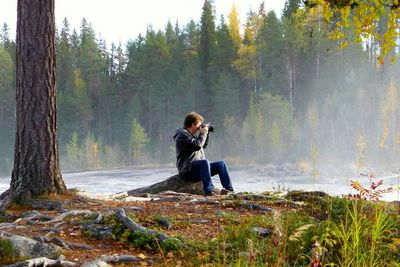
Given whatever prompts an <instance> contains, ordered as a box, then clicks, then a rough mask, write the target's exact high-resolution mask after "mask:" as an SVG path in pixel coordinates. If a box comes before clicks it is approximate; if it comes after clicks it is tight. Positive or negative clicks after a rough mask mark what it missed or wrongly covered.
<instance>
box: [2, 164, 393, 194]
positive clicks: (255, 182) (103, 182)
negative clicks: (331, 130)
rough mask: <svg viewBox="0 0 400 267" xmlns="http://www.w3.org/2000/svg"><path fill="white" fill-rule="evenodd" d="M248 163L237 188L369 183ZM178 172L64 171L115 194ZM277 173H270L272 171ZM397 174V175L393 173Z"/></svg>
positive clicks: (82, 184)
mask: <svg viewBox="0 0 400 267" xmlns="http://www.w3.org/2000/svg"><path fill="white" fill-rule="evenodd" d="M272 168H274V167H271V166H270V167H269V168H266V167H260V166H258V167H246V168H231V170H230V173H231V177H232V182H233V184H234V187H235V190H236V191H237V192H255V193H260V192H264V191H277V190H285V191H286V190H305V191H313V190H319V191H324V192H326V193H328V194H330V195H347V194H355V193H356V191H355V190H353V189H351V186H350V181H351V180H355V179H357V180H358V181H360V182H361V183H362V184H363V185H364V186H367V185H369V179H368V178H367V177H360V176H354V175H355V174H354V173H352V171H351V170H350V169H349V168H347V170H344V169H345V168H344V169H342V170H341V171H347V173H348V175H345V176H343V175H342V176H337V175H334V174H333V175H330V176H329V177H328V176H325V174H322V176H320V177H317V178H315V177H313V176H312V175H307V174H305V173H301V172H299V171H296V170H294V169H290V168H286V169H284V168H282V167H280V166H278V167H276V168H275V170H271V169H272ZM174 174H176V169H175V168H172V167H171V168H122V169H113V170H101V171H83V172H66V173H63V178H64V181H65V183H66V185H67V187H68V188H78V189H81V190H84V191H85V192H88V193H92V194H100V195H104V196H107V195H111V194H115V193H119V192H124V191H128V190H131V189H134V188H138V187H143V186H147V185H150V184H153V183H156V182H159V181H162V180H164V179H166V178H168V177H170V176H172V175H174ZM271 174H272V175H273V176H270V175H271ZM376 175H377V177H383V176H385V177H389V178H386V179H384V185H385V186H384V187H388V186H393V187H397V185H398V183H399V178H398V177H395V175H394V174H393V173H387V172H383V171H381V172H377V173H376ZM393 176H394V177H393ZM213 181H214V185H215V186H216V187H218V188H221V185H220V183H219V179H218V176H214V177H213ZM9 183H10V178H9V177H0V192H3V191H5V190H6V189H7V188H8V187H9ZM383 199H385V200H388V201H393V200H397V201H398V200H399V193H398V191H396V190H395V191H393V192H392V193H389V194H385V195H384V198H383Z"/></svg>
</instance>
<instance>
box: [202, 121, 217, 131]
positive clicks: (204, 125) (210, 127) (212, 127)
mask: <svg viewBox="0 0 400 267" xmlns="http://www.w3.org/2000/svg"><path fill="white" fill-rule="evenodd" d="M206 125H207V124H205V123H203V124H202V125H200V127H201V128H203V127H206ZM208 131H209V132H214V125H211V124H209V125H208Z"/></svg>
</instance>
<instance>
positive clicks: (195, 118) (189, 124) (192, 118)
mask: <svg viewBox="0 0 400 267" xmlns="http://www.w3.org/2000/svg"><path fill="white" fill-rule="evenodd" d="M203 121H204V118H203V116H201V115H200V114H198V113H196V112H194V111H192V112H190V113H189V114H188V115H186V118H185V121H184V122H183V126H184V127H185V128H186V129H188V130H189V131H190V132H191V133H195V132H197V130H199V128H200V125H201V124H202V123H203Z"/></svg>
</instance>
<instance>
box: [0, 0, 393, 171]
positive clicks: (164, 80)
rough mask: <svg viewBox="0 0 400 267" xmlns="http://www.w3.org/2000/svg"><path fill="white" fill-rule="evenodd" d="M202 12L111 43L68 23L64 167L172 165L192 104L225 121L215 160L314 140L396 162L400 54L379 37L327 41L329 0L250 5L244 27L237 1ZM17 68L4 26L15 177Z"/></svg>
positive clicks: (2, 107)
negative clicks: (383, 53) (393, 58)
mask: <svg viewBox="0 0 400 267" xmlns="http://www.w3.org/2000/svg"><path fill="white" fill-rule="evenodd" d="M199 12H200V11H199ZM201 12H202V14H201V19H200V21H198V22H196V21H190V22H189V23H187V24H186V25H179V23H178V22H177V23H176V24H175V25H174V24H172V23H171V22H168V21H167V22H166V26H165V29H164V30H158V31H155V30H154V29H153V28H152V27H151V26H149V27H148V29H147V32H146V34H145V35H144V36H143V35H139V36H137V37H134V36H133V38H132V39H131V41H130V42H128V43H127V44H126V46H125V47H124V46H123V45H121V44H111V46H110V47H108V46H107V45H106V42H105V40H101V39H99V38H98V37H97V36H96V34H95V29H93V28H92V26H91V24H90V23H89V22H88V21H87V20H86V19H82V23H81V27H80V29H79V30H76V29H70V27H69V23H68V20H67V19H65V20H64V22H63V25H62V27H61V30H59V32H58V34H57V44H56V45H57V47H56V49H57V89H58V90H57V98H58V99H57V101H58V118H59V124H58V133H59V146H60V151H61V158H62V164H63V168H67V169H88V168H98V167H113V166H121V165H129V164H142V163H146V164H158V163H168V164H173V162H174V155H173V153H171V146H173V140H172V135H173V133H174V131H175V129H176V128H178V127H180V126H181V125H182V120H183V118H184V116H185V115H186V114H187V113H188V112H190V111H192V110H195V111H198V112H200V113H201V114H203V115H204V116H205V119H206V121H207V122H208V121H210V122H212V123H213V124H215V125H216V131H215V133H213V134H212V136H211V140H210V142H211V144H210V146H209V148H208V149H209V152H208V155H209V156H210V157H211V159H212V158H225V159H228V160H232V162H234V163H243V164H247V163H251V162H252V163H268V162H277V161H283V160H293V161H295V160H306V161H309V162H311V161H313V157H312V156H311V154H312V153H310V147H315V148H316V149H317V150H318V162H322V161H324V160H325V161H327V162H328V161H329V162H332V161H346V162H348V161H352V162H358V163H359V164H361V165H365V164H373V163H379V164H382V163H384V164H387V163H390V162H393V163H396V160H397V158H398V155H399V151H400V145H399V144H400V137H399V136H400V132H399V130H398V128H399V126H398V125H399V120H400V116H399V107H398V106H399V103H398V96H399V92H398V86H397V84H398V82H399V77H398V75H397V73H398V69H399V63H398V62H394V63H392V64H390V63H389V62H386V63H385V64H384V65H379V64H377V62H378V61H377V56H378V54H379V53H380V51H379V46H378V45H377V39H376V37H375V36H366V38H365V40H363V42H364V44H362V45H361V44H353V45H349V46H348V47H347V48H346V49H343V48H342V47H341V46H340V45H341V42H342V41H343V40H338V39H329V38H327V37H328V36H329V35H330V34H331V31H332V25H330V24H329V23H327V22H326V20H324V19H323V17H324V14H323V12H324V9H323V8H310V7H307V6H302V5H300V2H299V1H297V0H293V1H292V0H291V1H288V2H287V4H286V7H285V9H284V12H283V14H282V16H278V15H277V14H275V13H274V12H272V11H271V12H269V13H265V11H264V9H263V6H260V8H259V10H258V11H257V12H254V11H252V10H250V11H249V12H248V16H247V18H246V21H244V22H243V24H242V23H241V22H239V19H238V11H237V10H236V7H235V6H233V7H232V10H231V12H230V14H228V16H227V21H225V18H224V17H221V18H219V19H218V21H216V18H215V11H214V7H213V3H212V1H209V0H206V1H205V2H204V6H203V9H202V11H201ZM350 16H351V14H350ZM349 23H350V26H349V27H351V23H352V21H350V22H349ZM367 37H368V38H367ZM397 53H398V51H394V52H393V55H397ZM14 69H15V41H14V40H11V39H10V37H9V29H8V26H7V25H6V24H5V25H3V27H2V29H1V32H0V129H1V131H0V172H1V173H5V174H8V173H9V172H10V168H11V163H12V162H11V161H12V154H13V151H12V150H13V147H14V146H13V143H14V128H15V104H14V101H15V100H14V99H15V70H14ZM132 122H134V124H135V125H136V126H137V125H140V127H139V128H140V129H141V131H142V132H140V134H139V132H135V133H133V125H132ZM136 126H135V127H136ZM139 128H137V129H139ZM317 133H318V134H317ZM141 134H143V135H142V136H141V138H139V139H140V140H141V141H140V142H136V141H135V142H134V141H133V140H134V138H133V136H138V135H141ZM144 134H145V135H144ZM135 138H136V137H135ZM144 144H146V146H144ZM138 153H139V154H140V156H138V157H137V155H138ZM144 155H146V157H144ZM132 156H134V158H135V159H133V158H132ZM139 158H140V160H139Z"/></svg>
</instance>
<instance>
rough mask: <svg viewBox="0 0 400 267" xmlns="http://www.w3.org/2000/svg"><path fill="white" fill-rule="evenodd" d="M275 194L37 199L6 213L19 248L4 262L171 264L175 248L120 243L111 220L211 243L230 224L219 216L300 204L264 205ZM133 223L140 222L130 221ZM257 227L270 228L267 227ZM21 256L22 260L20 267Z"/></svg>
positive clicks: (5, 228) (8, 235)
mask: <svg viewBox="0 0 400 267" xmlns="http://www.w3.org/2000/svg"><path fill="white" fill-rule="evenodd" d="M270 198H271V197H270V196H267V195H261V194H258V195H249V194H246V195H240V194H237V195H230V196H217V197H204V196H199V195H189V194H183V193H181V194H178V193H174V192H166V193H164V194H160V195H148V196H147V197H143V198H135V197H127V196H124V195H119V196H117V198H104V197H103V198H101V197H96V196H93V195H92V196H90V195H82V194H79V193H71V194H69V195H67V196H63V197H54V198H52V199H46V200H44V199H43V200H35V202H33V203H32V205H30V206H20V205H14V206H12V207H11V208H10V209H9V210H7V212H6V213H3V214H2V215H1V221H0V222H2V223H0V234H1V236H2V240H10V241H11V243H12V246H13V248H12V255H7V249H5V248H4V247H3V248H1V247H0V255H1V254H3V255H1V256H3V257H2V258H3V259H2V261H3V262H2V264H10V265H11V266H27V265H28V262H27V261H26V260H31V262H30V263H31V265H30V266H42V265H40V264H41V263H43V262H44V260H43V259H41V260H37V262H36V263H35V262H34V261H33V260H32V259H34V258H39V257H45V258H48V259H58V261H53V262H52V261H49V260H48V261H47V264H48V266H51V264H55V265H54V266H147V265H151V266H157V265H168V262H169V261H171V262H172V261H173V262H175V264H176V259H174V260H173V258H174V257H175V255H174V253H172V252H169V253H164V252H163V250H162V249H161V248H160V249H158V250H157V249H151V248H146V247H140V246H139V247H138V246H132V245H131V244H128V243H127V242H121V241H117V240H116V238H115V234H114V231H115V229H113V228H112V227H111V226H109V225H107V224H105V223H104V221H105V218H107V216H110V215H113V214H119V215H121V213H122V214H124V215H125V216H126V214H129V217H127V216H126V217H125V219H127V220H128V221H126V220H125V221H124V218H120V219H121V220H120V221H119V223H121V224H123V225H125V227H127V228H128V229H129V228H130V227H133V228H132V231H136V230H139V231H144V233H146V234H149V235H151V236H154V237H155V238H157V239H159V241H160V242H162V241H163V238H164V239H174V238H175V237H179V238H180V239H185V240H195V241H196V242H207V241H209V240H211V239H213V238H216V235H217V234H218V233H219V232H220V231H221V229H222V228H223V226H224V218H223V217H221V216H218V215H219V214H222V213H225V212H234V213H236V214H237V215H238V216H240V217H242V216H249V215H252V214H264V213H269V212H272V211H273V210H275V209H289V208H292V207H294V206H296V204H294V203H293V202H291V201H288V200H285V199H281V200H280V201H276V199H275V201H274V202H273V204H271V205H269V206H266V205H263V204H259V203H258V202H259V201H265V200H268V199H270ZM264 203H265V202H264ZM130 218H134V220H131V219H130ZM117 220H118V216H117ZM132 222H133V224H134V225H133V226H132V225H129V224H130V223H132ZM135 227H136V228H135ZM254 231H260V233H263V231H266V233H267V232H268V230H267V229H264V230H263V229H262V228H259V229H255V230H254ZM3 243H4V242H3ZM18 260H22V261H21V262H20V263H19V265H18V264H16V262H18ZM24 260H25V261H24ZM24 262H25V263H24ZM100 263H101V264H103V265H101V264H100ZM12 264H14V265H12ZM24 264H25V265H24ZM32 264H33V265H32ZM35 264H36V265H35ZM57 264H59V265H57ZM107 264H110V265H107Z"/></svg>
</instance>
